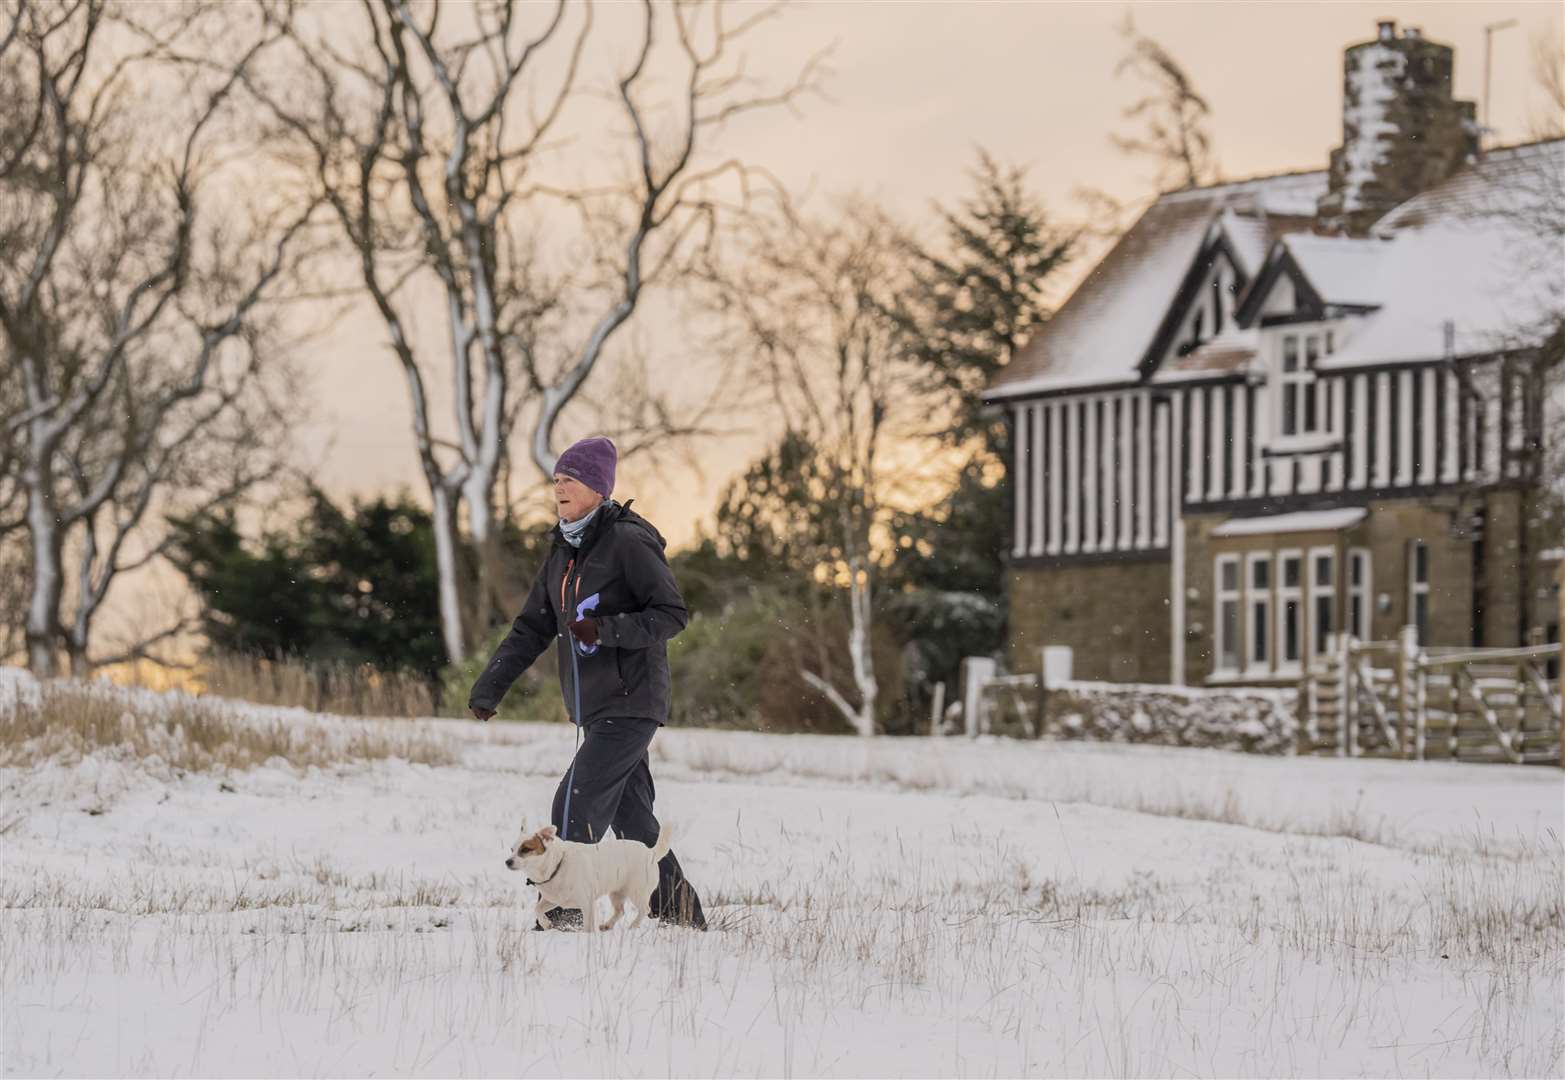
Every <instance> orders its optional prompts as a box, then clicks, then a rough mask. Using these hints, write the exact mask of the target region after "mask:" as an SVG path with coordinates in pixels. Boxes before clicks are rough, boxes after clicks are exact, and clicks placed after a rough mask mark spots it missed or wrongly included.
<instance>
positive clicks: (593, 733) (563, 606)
mask: <svg viewBox="0 0 1565 1080" xmlns="http://www.w3.org/2000/svg"><path fill="white" fill-rule="evenodd" d="M617 457H618V455H617V453H616V451H615V449H614V444H613V443H612V442H610V441H609V440H608V439H605V438H602V437H594V438H590V439H583V440H581V441H580V442H578V443H576V444H575V445H573V446H572V447H571V448H570V449H569V450H567V451H565V453H563V454H561V455H560V460H559V462H558V463H557V464H556V465H555V467H554V499H555V503H556V505H557V506H558V508H559V516H560V522H559V524H558V525H557V526H556V527H555V529H554V533H553V535H554V546H553V548H552V549H551V550H550V552H549V556H548V558H546V559H545V560H544V564H543V566H542V567H541V568H540V569H539V571H538V576H537V578H536V579H535V580H534V581H533V586H532V591H531V592H529V593H528V595H527V603H526V604H525V605H524V606H523V607H522V613H521V614H520V615H518V616H517V617H516V622H515V623H513V624H512V626H511V632H510V633H509V634H507V635H506V636H505V640H504V641H502V642H501V643H500V647H499V648H498V649H496V650H495V654H494V656H493V658H492V659H490V661H489V663H488V665H487V666H486V667H485V668H484V672H483V674H482V675H480V676H479V677H478V681H477V682H476V683H474V684H473V690H472V693H471V694H469V695H468V702H467V705H468V708H469V709H471V710H472V713H473V715H474V716H475V717H477V718H478V719H479V720H488V719H489V718H490V717H491V716H493V715H494V714H495V709H496V708H498V707H499V704H500V699H501V698H503V697H504V696H505V692H506V691H507V690H508V689H510V686H511V684H512V683H513V682H515V681H516V679H517V677H518V676H520V675H521V674H522V672H524V671H526V670H527V669H528V667H530V666H531V665H532V662H533V661H534V660H536V659H538V657H539V656H540V655H541V654H542V653H543V651H544V650H545V649H547V648H548V647H549V643H550V642H551V641H553V640H555V639H556V638H558V639H559V640H560V642H561V647H562V648H564V647H565V646H566V645H569V647H570V648H571V649H572V651H573V652H574V654H575V655H574V658H571V657H561V658H560V663H559V668H560V690H561V692H562V693H563V694H564V695H565V703H566V707H567V708H568V709H569V710H570V713H571V716H572V717H573V718H574V719H575V720H576V722H577V723H578V724H580V725H581V727H582V732H583V736H582V742H581V747H580V749H579V750H577V752H576V758H575V761H574V762H573V763H572V766H571V769H572V770H574V777H575V781H574V783H573V784H571V786H570V789H569V790H568V791H567V782H568V781H569V779H570V777H571V776H572V775H573V774H572V772H570V771H567V773H566V778H565V779H562V780H561V781H560V786H559V788H558V790H556V791H555V793H554V813H553V820H554V826H555V828H557V829H558V830H559V831H560V835H561V836H563V837H564V838H565V839H567V840H574V841H579V842H582V843H596V842H597V841H599V840H601V839H602V838H603V836H604V834H605V832H606V831H607V830H608V829H609V828H610V827H612V828H613V829H614V834H615V835H616V836H619V837H621V838H623V839H626V840H639V841H641V842H642V843H644V844H647V845H648V846H651V845H652V844H653V843H654V842H656V840H657V835H658V820H657V818H656V816H654V814H653V811H652V801H653V798H654V797H655V791H654V789H653V786H652V772H651V770H650V769H649V768H648V762H647V748H648V747H649V746H650V745H651V743H652V737H653V736H654V735H656V734H657V730H658V728H659V727H661V726H662V725H663V724H665V723H667V721H668V715H669V708H670V704H671V699H672V682H671V680H670V678H669V669H668V646H667V642H668V640H669V638H671V637H673V636H674V635H675V634H677V633H679V632H680V631H681V630H683V629H684V628H685V624H686V623H687V622H689V620H690V613H689V612H688V611H687V610H686V609H685V601H684V599H683V598H682V597H681V596H680V595H679V587H678V586H677V585H676V584H675V583H674V574H673V571H672V570H670V569H669V565H668V560H667V559H666V558H664V556H663V547H664V540H663V537H662V536H661V535H659V533H658V531H657V529H655V528H653V527H652V524H651V523H650V522H648V521H647V520H646V519H645V518H643V517H642V516H641V515H640V514H636V513H633V512H632V511H631V509H630V505H629V504H628V503H627V504H626V505H624V506H621V505H620V504H619V503H617V502H615V501H613V500H612V499H610V498H609V495H610V494H611V493H612V492H613V490H614V470H615V465H616V463H617ZM567 803H569V807H570V811H569V814H570V820H569V821H567V820H566V804H567ZM650 911H651V914H652V915H653V916H655V917H657V918H660V919H664V920H668V921H672V922H677V923H680V924H682V925H688V926H694V927H697V928H698V929H702V930H704V929H706V919H705V917H704V916H703V915H702V913H701V900H700V898H699V897H698V896H697V895H696V891H695V889H694V888H693V887H692V886H691V885H690V883H689V882H688V881H686V880H685V875H684V872H683V871H682V870H681V869H680V866H679V860H678V859H677V858H675V857H674V853H673V852H672V851H671V852H669V853H668V854H667V855H665V856H664V857H663V859H662V861H661V862H660V863H659V864H658V888H657V892H655V893H654V894H653V896H652V900H651V908H650ZM557 914H558V913H552V914H551V919H553V920H554V921H555V922H556V923H558V922H559V919H558V918H557V917H556V916H557ZM579 919H580V915H579V913H576V915H575V919H574V920H571V919H567V921H568V922H569V921H579Z"/></svg>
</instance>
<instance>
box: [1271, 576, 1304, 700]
mask: <svg viewBox="0 0 1565 1080" xmlns="http://www.w3.org/2000/svg"><path fill="white" fill-rule="evenodd" d="M1289 559H1296V560H1298V564H1299V578H1298V584H1296V585H1286V584H1284V581H1285V578H1284V577H1283V565H1284V564H1285V563H1286V562H1287V561H1288V560H1289ZM1275 569H1276V575H1275V576H1274V577H1273V578H1272V581H1273V587H1274V590H1275V592H1276V594H1277V600H1276V606H1275V608H1274V610H1275V611H1276V614H1277V626H1276V631H1275V647H1274V648H1273V649H1272V657H1273V666H1274V667H1275V668H1276V670H1277V671H1278V672H1281V673H1295V672H1298V671H1300V670H1301V669H1302V668H1303V666H1304V653H1305V647H1306V646H1307V645H1308V644H1309V642H1308V640H1307V635H1308V626H1307V624H1308V621H1309V620H1308V617H1307V613H1306V612H1305V609H1304V582H1305V574H1306V572H1307V571H1308V569H1309V568H1308V567H1307V566H1306V565H1305V563H1304V551H1303V549H1301V548H1283V549H1282V550H1281V551H1279V552H1277V565H1276V568H1275ZM1290 600H1291V601H1293V602H1294V603H1296V604H1297V605H1298V611H1299V625H1298V636H1297V637H1296V639H1295V640H1296V641H1297V643H1298V647H1299V649H1298V652H1299V654H1298V655H1297V656H1295V657H1293V658H1292V659H1289V658H1288V657H1287V656H1286V655H1285V648H1284V647H1285V644H1286V642H1287V637H1286V635H1285V632H1284V631H1285V626H1286V620H1287V618H1288V602H1289V601H1290Z"/></svg>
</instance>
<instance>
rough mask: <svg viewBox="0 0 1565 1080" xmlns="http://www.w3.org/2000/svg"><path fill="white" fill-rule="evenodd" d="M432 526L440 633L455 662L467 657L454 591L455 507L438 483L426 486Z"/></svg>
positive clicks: (459, 598)
mask: <svg viewBox="0 0 1565 1080" xmlns="http://www.w3.org/2000/svg"><path fill="white" fill-rule="evenodd" d="M430 496H431V498H432V499H433V503H434V505H433V510H432V517H433V518H434V525H435V571H436V573H437V575H438V576H439V579H440V634H441V638H442V640H443V641H444V642H445V646H446V655H447V656H448V657H450V658H451V662H452V663H458V662H460V661H461V659H462V657H464V656H466V655H467V649H466V645H465V642H464V641H463V634H462V598H461V595H460V593H459V592H458V588H457V572H456V570H457V568H456V513H455V510H456V508H455V507H453V506H452V505H451V493H450V492H449V491H448V490H447V489H446V488H445V486H444V485H441V484H431V485H430Z"/></svg>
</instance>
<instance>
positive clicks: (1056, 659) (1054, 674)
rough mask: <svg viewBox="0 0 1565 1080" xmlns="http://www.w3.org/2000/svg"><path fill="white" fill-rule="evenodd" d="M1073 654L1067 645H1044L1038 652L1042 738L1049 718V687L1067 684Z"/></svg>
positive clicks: (1039, 735) (1072, 663) (1039, 718)
mask: <svg viewBox="0 0 1565 1080" xmlns="http://www.w3.org/2000/svg"><path fill="white" fill-rule="evenodd" d="M1075 655H1076V654H1075V653H1074V652H1073V651H1072V650H1071V647H1070V646H1069V645H1045V646H1044V647H1043V648H1042V649H1039V650H1038V731H1037V737H1038V738H1040V739H1041V738H1043V732H1044V725H1045V723H1046V722H1047V720H1048V716H1049V687H1051V686H1058V685H1059V684H1060V683H1063V682H1069V681H1070V678H1071V669H1072V667H1073V666H1074V661H1075Z"/></svg>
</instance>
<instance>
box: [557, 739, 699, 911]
mask: <svg viewBox="0 0 1565 1080" xmlns="http://www.w3.org/2000/svg"><path fill="white" fill-rule="evenodd" d="M657 731H658V724H657V722H656V721H655V720H639V719H604V720H594V721H592V722H591V723H589V724H588V725H587V728H586V730H585V731H584V732H583V733H582V741H581V748H580V749H579V750H577V751H576V760H575V769H576V782H575V785H574V786H573V787H572V788H571V820H570V821H569V822H567V821H566V820H565V785H566V781H567V780H568V779H569V778H570V775H571V774H570V772H569V770H567V771H566V774H565V776H563V777H561V778H560V786H559V787H558V788H557V789H556V790H555V792H554V814H553V818H554V827H555V828H556V829H558V830H559V831H560V835H561V836H563V837H565V839H567V840H573V841H576V842H578V843H584V844H595V843H597V842H598V841H599V840H601V839H603V837H604V835H605V834H606V833H607V832H608V830H609V828H610V827H612V828H613V829H614V835H615V836H618V837H619V838H621V839H622V840H635V841H638V842H640V843H643V844H646V845H647V846H648V847H651V846H652V845H653V844H655V843H656V842H657V838H658V819H657V816H656V815H655V814H654V813H653V812H652V800H653V799H654V798H655V797H656V796H657V791H656V789H655V788H654V787H653V785H652V770H651V768H650V767H649V766H648V758H647V748H648V747H649V746H651V745H652V737H653V736H654V735H656V734H657ZM647 913H648V914H650V915H652V916H653V917H654V918H658V919H671V920H674V921H676V922H680V923H686V924H689V925H691V926H696V927H700V928H702V929H705V928H706V918H705V916H704V915H702V913H701V898H700V897H699V896H697V895H696V890H695V888H694V887H693V886H692V885H691V884H690V882H689V881H687V880H685V872H684V871H683V870H682V869H680V866H679V860H678V859H677V858H675V857H674V853H673V852H672V851H670V852H669V853H668V854H667V855H665V856H663V859H662V861H661V862H659V863H658V887H657V891H656V892H654V893H653V894H652V897H651V904H650V906H649V907H648V911H647ZM568 921H569V920H568Z"/></svg>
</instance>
